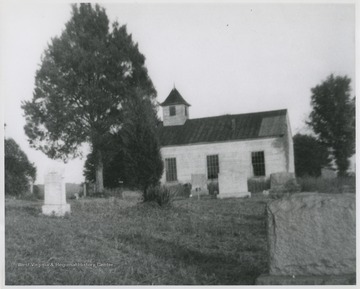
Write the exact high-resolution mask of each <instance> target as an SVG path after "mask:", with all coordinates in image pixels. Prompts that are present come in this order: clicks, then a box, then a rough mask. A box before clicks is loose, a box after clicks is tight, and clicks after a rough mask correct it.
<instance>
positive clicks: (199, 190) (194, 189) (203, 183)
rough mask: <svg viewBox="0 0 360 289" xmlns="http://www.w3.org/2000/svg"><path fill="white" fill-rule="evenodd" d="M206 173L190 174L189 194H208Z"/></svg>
mask: <svg viewBox="0 0 360 289" xmlns="http://www.w3.org/2000/svg"><path fill="white" fill-rule="evenodd" d="M208 194H209V190H208V189H207V180H206V175H204V174H192V175H191V196H201V195H208Z"/></svg>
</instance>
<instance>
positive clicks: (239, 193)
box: [217, 170, 251, 199]
mask: <svg viewBox="0 0 360 289" xmlns="http://www.w3.org/2000/svg"><path fill="white" fill-rule="evenodd" d="M218 180H219V194H218V195H217V197H218V198H220V199H224V198H242V197H250V196H251V193H250V192H249V191H248V184H247V177H246V175H245V174H241V173H237V172H234V171H231V170H228V171H223V172H221V173H219V175H218Z"/></svg>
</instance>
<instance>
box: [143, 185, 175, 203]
mask: <svg viewBox="0 0 360 289" xmlns="http://www.w3.org/2000/svg"><path fill="white" fill-rule="evenodd" d="M175 197H176V191H175V190H172V189H171V188H170V187H167V186H163V185H162V186H151V187H149V188H148V189H147V190H146V192H145V194H144V200H143V201H144V202H156V203H158V204H159V206H161V207H162V206H169V205H171V203H172V202H173V200H174V198H175Z"/></svg>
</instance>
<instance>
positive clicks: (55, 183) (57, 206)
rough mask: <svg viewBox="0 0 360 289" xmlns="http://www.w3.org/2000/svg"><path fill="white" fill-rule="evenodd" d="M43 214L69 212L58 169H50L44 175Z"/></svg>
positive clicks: (60, 214)
mask: <svg viewBox="0 0 360 289" xmlns="http://www.w3.org/2000/svg"><path fill="white" fill-rule="evenodd" d="M42 213H43V214H44V215H55V216H58V217H60V216H64V215H65V214H66V213H70V204H67V203H66V193H65V183H64V177H63V172H62V171H61V170H60V169H50V170H49V172H48V173H47V174H46V175H45V193H44V205H43V206H42Z"/></svg>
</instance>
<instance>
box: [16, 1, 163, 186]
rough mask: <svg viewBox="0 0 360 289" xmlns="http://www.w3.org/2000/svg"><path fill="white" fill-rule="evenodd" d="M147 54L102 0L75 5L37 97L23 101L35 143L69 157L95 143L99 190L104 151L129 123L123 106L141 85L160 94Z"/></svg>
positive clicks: (46, 58)
mask: <svg viewBox="0 0 360 289" xmlns="http://www.w3.org/2000/svg"><path fill="white" fill-rule="evenodd" d="M144 63H145V57H144V56H143V55H142V54H141V53H140V52H139V49H138V45H137V44H135V43H134V42H133V40H132V37H131V35H129V34H128V33H127V31H126V26H119V24H118V23H117V22H115V23H113V25H112V29H109V20H108V17H107V15H106V13H105V10H104V9H103V8H100V6H99V5H95V7H93V6H92V5H91V4H80V5H79V6H78V5H73V6H72V17H71V19H70V20H69V21H68V22H67V23H66V28H65V30H64V31H63V32H62V34H61V36H60V37H55V38H53V39H52V40H51V43H50V44H49V46H48V48H47V49H46V50H45V52H44V55H43V57H42V60H41V66H40V69H39V70H38V71H37V73H36V78H35V90H34V94H33V99H32V101H26V102H24V103H23V105H22V108H23V109H24V111H25V117H26V125H25V132H26V134H27V136H28V138H29V142H30V145H31V146H32V147H35V148H37V149H39V150H41V151H43V152H44V153H46V154H47V155H48V156H49V157H51V158H61V159H63V160H64V161H66V160H67V159H68V158H74V157H77V156H79V155H81V150H80V148H81V144H83V143H84V142H87V143H89V144H90V145H91V149H92V153H93V155H94V156H95V159H96V162H95V163H96V164H95V167H96V190H97V191H98V192H102V191H103V166H104V165H103V163H104V160H103V155H104V154H106V151H105V147H106V146H107V144H109V142H110V141H111V138H112V133H113V132H114V130H115V131H116V130H117V129H118V128H119V127H120V126H121V125H122V123H123V106H124V105H125V104H126V102H128V101H130V100H131V99H130V98H131V97H132V96H134V95H135V94H134V93H132V92H133V91H134V90H136V91H137V92H138V93H140V94H137V95H139V97H142V98H147V99H154V98H155V97H156V91H155V89H154V87H153V84H152V82H151V80H150V78H149V76H148V73H147V69H146V67H145V65H144Z"/></svg>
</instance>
